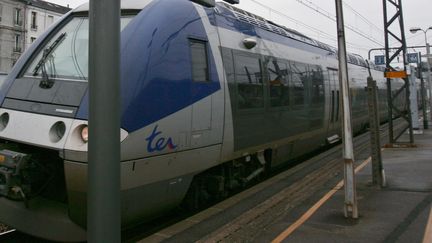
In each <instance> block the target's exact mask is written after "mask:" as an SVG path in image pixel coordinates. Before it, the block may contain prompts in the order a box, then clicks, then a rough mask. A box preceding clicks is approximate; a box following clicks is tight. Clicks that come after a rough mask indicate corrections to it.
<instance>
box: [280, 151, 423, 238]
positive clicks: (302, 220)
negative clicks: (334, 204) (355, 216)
mask: <svg viewBox="0 0 432 243" xmlns="http://www.w3.org/2000/svg"><path fill="white" fill-rule="evenodd" d="M371 161H372V158H371V157H369V158H368V159H367V160H365V161H363V163H361V164H360V165H359V166H357V168H356V169H355V173H358V172H359V171H360V170H362V169H363V168H364V167H365V166H366V165H367V164H368V163H369V162H371ZM343 186H344V181H343V180H342V181H340V182H339V183H338V184H337V185H336V186H335V187H333V189H331V190H330V191H329V192H328V193H327V194H326V195H324V196H323V197H322V198H321V199H320V200H319V201H318V202H317V203H315V205H313V206H312V207H311V208H310V209H309V210H308V211H307V212H306V213H305V214H303V215H302V216H301V217H300V218H299V219H298V220H297V221H296V222H294V223H293V224H292V225H290V227H288V229H286V230H285V231H284V232H282V233H281V234H280V235H278V236H277V237H276V238H275V239H274V240H273V241H272V243H280V242H282V241H283V240H285V239H286V238H287V237H288V236H290V235H291V234H292V233H293V232H294V231H295V230H296V229H298V228H299V227H300V226H301V225H303V224H304V223H305V222H306V221H307V220H308V219H309V218H310V217H311V216H312V215H313V214H314V213H315V212H316V211H317V210H318V209H319V208H320V207H321V206H322V205H323V204H324V203H325V202H327V201H328V200H329V199H330V198H331V197H332V196H333V195H334V194H335V193H336V192H337V191H339V190H340V189H341V188H342V187H343ZM423 243H424V242H423ZM428 243H429V242H428Z"/></svg>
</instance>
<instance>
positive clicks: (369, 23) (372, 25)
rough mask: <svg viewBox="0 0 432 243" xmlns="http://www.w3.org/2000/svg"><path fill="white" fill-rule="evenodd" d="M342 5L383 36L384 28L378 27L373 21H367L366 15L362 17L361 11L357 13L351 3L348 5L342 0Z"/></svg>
mask: <svg viewBox="0 0 432 243" xmlns="http://www.w3.org/2000/svg"><path fill="white" fill-rule="evenodd" d="M343 5H344V6H346V7H347V8H348V9H349V10H350V11H351V12H353V13H354V14H355V15H357V16H358V17H359V18H360V19H362V20H363V22H365V23H367V24H368V25H369V26H371V27H373V28H374V29H376V30H378V33H380V34H381V35H382V36H384V30H383V29H382V28H380V27H378V26H377V25H375V24H374V23H373V22H371V21H369V20H368V19H367V18H366V17H364V16H363V15H362V14H361V13H359V12H358V11H357V10H355V8H353V7H352V6H351V5H349V4H348V3H347V2H346V1H343Z"/></svg>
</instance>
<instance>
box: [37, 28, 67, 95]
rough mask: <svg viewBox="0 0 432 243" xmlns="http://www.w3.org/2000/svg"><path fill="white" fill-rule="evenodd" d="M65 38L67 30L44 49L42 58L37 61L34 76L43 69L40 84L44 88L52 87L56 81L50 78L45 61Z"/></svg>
mask: <svg viewBox="0 0 432 243" xmlns="http://www.w3.org/2000/svg"><path fill="white" fill-rule="evenodd" d="M65 38H66V32H65V33H62V34H61V35H59V37H57V39H56V40H55V41H54V42H53V43H52V44H51V45H50V46H48V47H47V48H45V49H44V50H43V55H42V57H41V59H40V60H39V62H38V63H37V65H36V67H35V68H34V69H33V76H36V75H38V73H39V70H42V81H41V84H40V86H41V87H42V88H51V87H52V85H53V84H54V82H52V81H50V80H49V76H48V73H47V71H46V68H45V63H46V61H47V59H48V58H49V57H50V56H51V54H52V53H53V52H54V51H55V49H57V47H58V46H59V45H60V43H61V42H62V41H63V40H64V39H65Z"/></svg>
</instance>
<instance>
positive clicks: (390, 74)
mask: <svg viewBox="0 0 432 243" xmlns="http://www.w3.org/2000/svg"><path fill="white" fill-rule="evenodd" d="M384 77H386V78H407V77H408V75H407V73H406V72H405V71H391V72H385V73H384Z"/></svg>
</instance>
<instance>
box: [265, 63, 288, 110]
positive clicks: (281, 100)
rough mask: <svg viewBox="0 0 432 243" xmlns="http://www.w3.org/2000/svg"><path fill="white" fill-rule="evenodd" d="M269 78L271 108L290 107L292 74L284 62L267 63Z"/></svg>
mask: <svg viewBox="0 0 432 243" xmlns="http://www.w3.org/2000/svg"><path fill="white" fill-rule="evenodd" d="M267 72H268V76H269V81H268V84H269V95H270V106H271V107H282V106H289V105H290V87H289V82H288V81H289V80H290V77H289V76H290V72H289V70H288V66H287V64H286V63H284V62H280V61H277V60H276V59H273V60H272V61H270V62H269V63H267Z"/></svg>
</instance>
